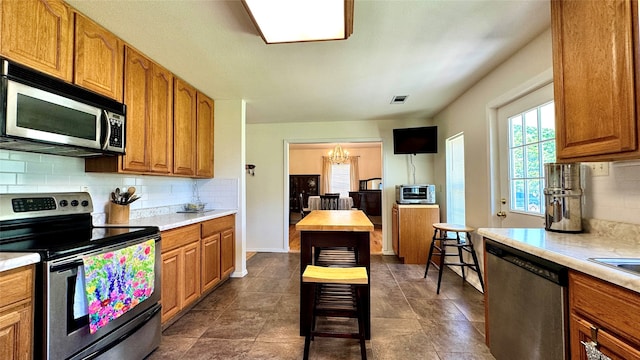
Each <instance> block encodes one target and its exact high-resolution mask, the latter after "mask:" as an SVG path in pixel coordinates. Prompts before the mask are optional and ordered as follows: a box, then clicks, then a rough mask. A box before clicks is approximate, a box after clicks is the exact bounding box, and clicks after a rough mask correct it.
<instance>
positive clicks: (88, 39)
mask: <svg viewBox="0 0 640 360" xmlns="http://www.w3.org/2000/svg"><path fill="white" fill-rule="evenodd" d="M123 63H124V43H123V41H122V40H120V38H118V37H117V36H115V35H114V34H112V33H110V32H109V31H107V30H106V29H105V28H103V27H101V26H100V25H98V24H96V23H94V22H93V21H91V20H89V19H88V18H86V17H84V16H82V14H79V13H75V56H74V78H73V82H74V83H76V84H77V85H80V86H82V87H84V88H87V89H89V90H93V91H95V92H97V93H100V94H102V95H104V96H108V97H110V98H113V99H116V100H117V101H122V76H123V73H122V72H123V70H122V69H123Z"/></svg>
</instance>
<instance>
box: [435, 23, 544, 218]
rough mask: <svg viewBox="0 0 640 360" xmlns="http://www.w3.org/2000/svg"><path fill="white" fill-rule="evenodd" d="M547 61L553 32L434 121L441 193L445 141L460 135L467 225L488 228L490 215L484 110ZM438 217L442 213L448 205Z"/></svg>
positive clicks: (513, 58)
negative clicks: (463, 160)
mask: <svg viewBox="0 0 640 360" xmlns="http://www.w3.org/2000/svg"><path fill="white" fill-rule="evenodd" d="M551 61H552V59H551V31H550V30H547V31H545V32H544V33H542V34H541V35H539V36H538V37H537V38H535V39H534V40H533V41H532V42H531V43H529V44H528V45H527V46H525V47H524V48H522V49H521V50H520V51H518V52H517V53H515V54H514V55H513V56H512V57H511V58H509V59H508V60H507V61H505V62H504V63H502V64H501V65H500V66H498V67H497V68H496V69H495V70H493V71H492V72H491V73H489V74H488V75H487V76H486V77H485V78H483V79H482V80H480V81H479V82H478V83H477V84H476V85H474V86H473V87H472V88H471V89H469V90H468V91H466V92H465V93H464V94H463V95H462V96H460V97H459V98H458V99H457V100H456V101H454V102H453V103H452V104H450V105H449V106H447V107H446V108H445V109H444V110H443V111H441V112H440V113H438V114H437V115H436V116H435V117H434V121H435V123H436V125H438V132H439V139H438V140H439V144H438V148H439V149H438V150H439V152H438V155H437V156H436V158H435V162H434V166H435V168H436V169H442V171H437V172H436V174H437V176H436V180H435V181H436V183H437V184H438V186H439V187H442V188H443V189H444V186H445V171H444V169H445V165H446V163H445V150H444V149H445V140H446V139H447V138H448V137H451V136H453V135H455V134H458V133H460V132H464V143H465V184H466V201H465V206H466V213H467V214H466V222H467V225H469V226H472V227H486V226H487V225H488V219H489V217H490V216H491V198H490V190H491V172H490V165H491V164H490V156H489V155H490V154H489V151H490V145H491V144H490V133H489V131H490V127H489V119H488V117H487V106H488V105H489V104H490V103H492V102H494V101H495V99H498V98H501V97H502V96H503V95H504V94H506V93H510V92H512V91H514V89H517V88H519V87H521V86H522V84H524V83H527V82H528V81H530V80H531V79H533V78H536V77H538V76H539V75H540V74H542V73H545V72H549V69H551V67H552V63H551ZM443 200H444V199H443ZM441 212H442V214H446V204H444V206H443V209H442V211H441Z"/></svg>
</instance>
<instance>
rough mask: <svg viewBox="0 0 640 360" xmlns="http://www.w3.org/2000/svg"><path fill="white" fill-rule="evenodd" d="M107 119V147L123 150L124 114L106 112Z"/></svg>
mask: <svg viewBox="0 0 640 360" xmlns="http://www.w3.org/2000/svg"><path fill="white" fill-rule="evenodd" d="M108 119H109V127H110V132H109V134H110V135H109V148H111V149H112V150H118V149H121V150H124V116H122V115H118V114H114V113H108Z"/></svg>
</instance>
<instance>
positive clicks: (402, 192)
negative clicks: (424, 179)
mask: <svg viewBox="0 0 640 360" xmlns="http://www.w3.org/2000/svg"><path fill="white" fill-rule="evenodd" d="M396 202H397V203H398V204H435V203H436V186H435V185H429V184H418V185H396Z"/></svg>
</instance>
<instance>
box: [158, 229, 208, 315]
mask: <svg viewBox="0 0 640 360" xmlns="http://www.w3.org/2000/svg"><path fill="white" fill-rule="evenodd" d="M199 296H200V227H199V226H198V225H197V224H194V225H188V226H183V227H180V228H177V229H172V230H168V231H164V232H163V233H162V299H161V302H162V322H166V321H168V320H170V319H171V318H173V317H174V316H175V315H176V314H178V313H179V312H180V311H181V310H182V309H184V308H185V307H187V306H189V305H190V304H191V303H193V302H194V301H195V300H196V299H198V297H199Z"/></svg>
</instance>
